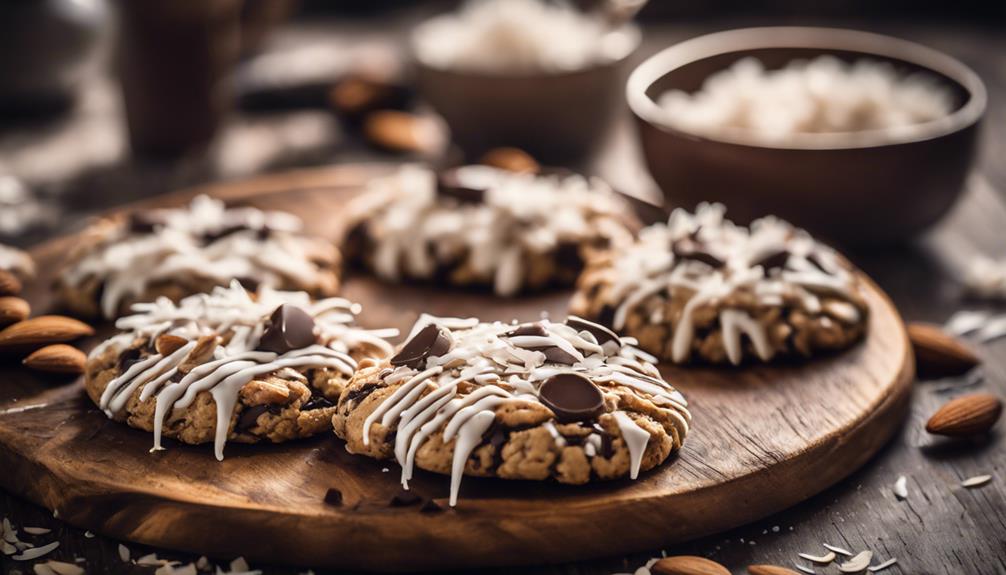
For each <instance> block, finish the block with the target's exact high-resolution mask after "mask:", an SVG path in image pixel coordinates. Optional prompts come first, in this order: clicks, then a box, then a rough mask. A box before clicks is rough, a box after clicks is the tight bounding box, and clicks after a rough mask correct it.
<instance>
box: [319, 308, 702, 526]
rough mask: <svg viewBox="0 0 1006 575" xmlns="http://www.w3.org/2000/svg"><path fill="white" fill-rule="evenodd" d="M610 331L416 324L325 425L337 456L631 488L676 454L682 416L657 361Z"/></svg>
mask: <svg viewBox="0 0 1006 575" xmlns="http://www.w3.org/2000/svg"><path fill="white" fill-rule="evenodd" d="M633 344H634V341H633V340H632V339H631V338H624V337H622V338H620V337H618V336H616V335H615V334H614V333H612V332H611V331H610V330H608V329H607V328H604V327H602V326H600V325H597V324H595V323H591V322H588V321H585V320H582V319H580V318H575V317H570V318H568V319H567V320H566V321H565V322H564V323H555V322H551V321H548V320H542V321H539V322H535V323H528V324H521V325H516V324H505V323H500V322H495V323H481V322H479V321H478V320H477V319H474V318H472V319H458V318H435V317H431V316H425V315H424V316H423V317H421V318H420V320H419V322H417V323H416V325H415V327H414V328H413V330H412V333H411V334H410V336H409V338H408V339H407V341H406V343H405V344H404V345H403V346H402V347H401V349H400V350H399V351H398V353H397V354H396V355H395V356H393V357H391V358H389V359H387V360H385V361H383V362H381V363H379V364H376V365H372V366H369V367H366V368H363V369H361V370H360V371H359V372H358V373H357V374H356V375H355V376H354V377H353V380H352V381H351V382H350V384H349V386H348V387H347V389H346V392H345V393H343V394H342V396H341V397H340V398H339V404H338V406H337V408H336V413H335V415H334V417H333V418H332V424H333V426H334V428H335V433H336V435H338V436H339V437H341V438H342V439H344V440H345V441H346V448H347V450H348V451H350V452H351V453H357V454H361V455H366V456H369V457H374V458H378V459H391V458H394V459H395V460H397V462H398V463H399V465H401V468H402V477H401V480H402V485H403V486H404V487H406V488H408V483H409V479H411V477H412V474H413V471H414V469H415V468H416V467H419V468H420V469H425V470H427V471H433V472H436V473H444V474H450V476H451V494H450V504H451V505H452V506H453V505H455V504H456V503H457V499H458V490H459V487H460V484H461V478H462V476H463V475H472V476H478V477H500V478H505V479H530V480H547V479H554V480H557V481H559V482H561V483H569V484H582V483H587V482H588V481H592V480H605V479H616V478H620V477H631V478H633V479H635V478H636V477H637V475H638V474H639V472H640V471H641V470H648V469H652V468H653V467H656V466H657V465H659V464H660V463H662V462H663V461H664V460H666V459H667V457H668V456H669V455H670V454H671V453H672V452H674V451H676V450H677V449H678V448H680V447H681V444H682V442H683V441H684V439H685V435H686V434H687V432H688V428H689V423H690V421H691V416H690V415H689V413H688V408H687V403H686V401H685V399H684V397H683V396H682V395H681V393H679V392H678V391H676V390H675V389H674V388H673V387H672V386H671V385H670V384H668V383H667V382H665V381H664V380H663V379H662V378H661V376H660V373H659V372H658V371H657V369H656V367H655V366H654V362H655V361H656V360H655V358H653V357H651V356H649V355H648V354H646V353H644V352H642V351H640V350H639V349H637V348H636V347H634V345H633Z"/></svg>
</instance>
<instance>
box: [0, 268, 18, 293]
mask: <svg viewBox="0 0 1006 575" xmlns="http://www.w3.org/2000/svg"><path fill="white" fill-rule="evenodd" d="M22 287H23V286H22V285H21V280H19V279H18V278H17V276H16V275H14V274H13V273H11V272H9V271H7V270H0V295H17V294H19V293H21V288H22Z"/></svg>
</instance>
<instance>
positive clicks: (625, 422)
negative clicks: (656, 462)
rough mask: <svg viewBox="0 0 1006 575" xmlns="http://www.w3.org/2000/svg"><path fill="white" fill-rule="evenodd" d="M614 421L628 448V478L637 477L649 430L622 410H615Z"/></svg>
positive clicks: (647, 441) (648, 440) (648, 438)
mask: <svg viewBox="0 0 1006 575" xmlns="http://www.w3.org/2000/svg"><path fill="white" fill-rule="evenodd" d="M615 421H617V422H618V429H619V430H621V432H622V439H624V440H625V444H626V445H627V446H628V448H629V458H630V462H631V463H630V464H629V478H630V479H635V478H637V477H639V466H640V464H641V463H642V462H643V453H644V452H645V451H646V444H647V443H649V442H650V432H648V431H646V430H645V429H643V428H642V427H639V425H638V424H637V423H636V422H635V421H633V419H632V418H631V417H629V415H628V414H627V413H625V412H624V411H616V412H615Z"/></svg>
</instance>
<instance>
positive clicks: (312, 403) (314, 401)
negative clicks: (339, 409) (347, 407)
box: [300, 395, 335, 411]
mask: <svg viewBox="0 0 1006 575" xmlns="http://www.w3.org/2000/svg"><path fill="white" fill-rule="evenodd" d="M333 405H335V404H333V403H332V402H331V401H329V400H328V398H327V397H325V396H323V395H312V396H311V399H309V400H307V403H305V404H304V405H302V406H300V410H301V411H311V410H312V409H324V408H326V407H332V406H333Z"/></svg>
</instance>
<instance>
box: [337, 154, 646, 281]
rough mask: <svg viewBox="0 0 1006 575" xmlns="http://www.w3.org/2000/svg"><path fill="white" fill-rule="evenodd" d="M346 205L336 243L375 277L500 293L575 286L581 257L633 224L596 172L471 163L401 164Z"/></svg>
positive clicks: (621, 237)
mask: <svg viewBox="0 0 1006 575" xmlns="http://www.w3.org/2000/svg"><path fill="white" fill-rule="evenodd" d="M350 211H351V213H352V218H351V219H352V221H351V223H350V225H349V226H348V229H349V230H350V231H349V233H348V234H347V238H346V241H345V242H344V243H343V250H344V251H345V252H347V257H348V258H351V259H353V260H355V261H358V262H360V263H362V264H364V265H365V266H367V267H369V268H370V269H371V270H372V271H373V272H374V273H375V274H376V275H377V276H379V277H381V278H383V279H385V280H387V281H390V282H400V281H403V280H419V281H427V282H435V283H442V284H449V285H454V286H461V287H483V288H485V287H488V288H491V289H492V290H493V291H494V292H495V293H496V294H498V295H501V296H513V295H517V294H518V293H521V292H529V291H535V290H541V289H543V288H547V287H552V286H570V285H573V283H574V282H575V281H576V277H577V275H578V274H579V272H580V271H581V269H582V267H583V264H584V262H585V261H587V260H589V259H591V258H592V257H594V256H595V255H596V254H598V253H603V252H604V251H606V250H608V249H610V248H611V247H612V246H615V245H621V244H624V243H627V242H629V241H631V236H632V233H631V231H630V228H632V227H633V226H634V225H635V224H634V219H633V217H632V216H631V212H630V210H629V209H628V207H627V206H626V205H625V204H624V202H622V201H621V200H620V199H619V198H617V197H616V196H615V195H614V193H613V192H612V191H611V189H610V188H609V187H608V186H607V185H606V184H604V183H603V182H601V181H600V180H598V179H596V178H594V179H587V178H584V177H581V176H577V175H557V174H553V175H536V174H532V173H514V172H510V171H506V170H501V169H498V168H493V167H490V166H477V165H472V166H462V167H459V168H453V169H450V170H446V171H443V172H439V173H437V172H434V171H433V170H430V169H426V168H421V167H418V166H406V167H404V168H402V169H401V170H399V171H398V172H397V173H395V174H394V175H391V176H389V177H386V178H381V179H378V180H376V181H374V182H373V183H372V184H371V185H370V189H369V190H368V192H367V193H366V194H365V195H364V196H362V197H361V198H359V199H358V200H357V201H356V202H354V203H353V205H352V206H351V210H350Z"/></svg>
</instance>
